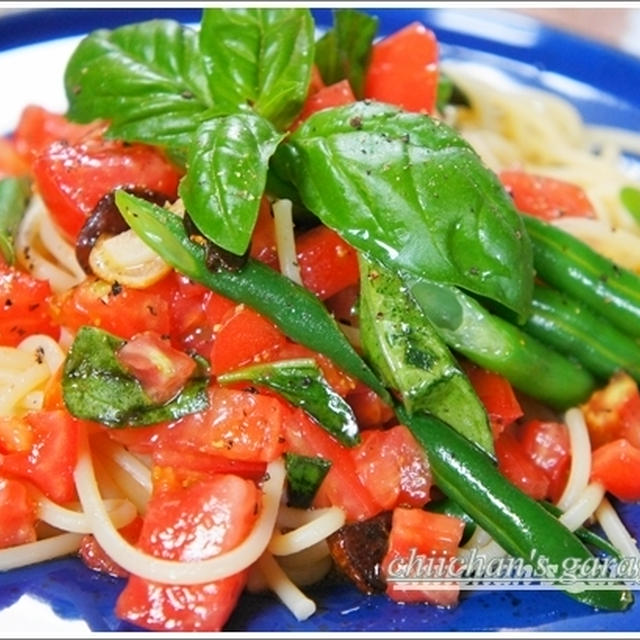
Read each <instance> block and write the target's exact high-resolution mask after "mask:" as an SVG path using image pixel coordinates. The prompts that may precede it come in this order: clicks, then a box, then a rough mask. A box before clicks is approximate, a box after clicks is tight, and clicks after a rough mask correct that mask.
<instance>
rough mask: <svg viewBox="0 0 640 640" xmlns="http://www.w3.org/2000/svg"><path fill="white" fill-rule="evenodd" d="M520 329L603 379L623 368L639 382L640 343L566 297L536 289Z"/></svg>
mask: <svg viewBox="0 0 640 640" xmlns="http://www.w3.org/2000/svg"><path fill="white" fill-rule="evenodd" d="M522 330H523V331H525V332H526V333H528V334H530V335H532V336H534V337H536V338H538V339H539V340H540V341H541V342H544V343H545V344H548V345H549V346H550V347H552V348H554V349H556V350H557V351H559V352H560V353H564V354H565V355H567V356H570V357H573V358H575V359H576V360H577V361H578V362H580V363H581V364H582V365H583V366H584V367H585V369H587V370H588V371H591V373H593V374H594V375H595V376H597V377H599V378H602V379H603V380H606V379H608V378H610V377H611V376H612V375H613V374H614V373H615V372H616V371H619V370H620V369H624V370H625V371H626V372H627V373H628V374H629V375H630V376H632V377H633V378H635V379H636V380H637V381H638V382H640V344H638V343H637V342H636V341H635V340H632V339H631V338H629V337H628V336H627V335H626V334H624V333H622V332H621V331H619V330H618V329H616V327H614V326H613V325H611V324H610V323H609V322H608V321H607V320H605V319H604V318H603V317H602V316H600V315H599V314H597V313H596V312H594V311H593V310H592V309H591V307H589V306H588V305H585V304H582V303H581V302H579V301H578V300H576V299H575V298H572V297H571V296H569V295H567V294H564V293H561V292H559V291H556V290H555V289H552V288H550V287H544V286H536V287H535V289H534V292H533V299H532V313H531V315H530V316H529V318H528V319H527V321H526V322H525V323H524V324H523V325H522Z"/></svg>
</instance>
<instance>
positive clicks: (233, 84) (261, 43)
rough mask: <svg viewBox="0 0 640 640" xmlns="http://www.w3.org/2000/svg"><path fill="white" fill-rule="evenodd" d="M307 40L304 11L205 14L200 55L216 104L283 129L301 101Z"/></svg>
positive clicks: (310, 29) (308, 20) (307, 72)
mask: <svg viewBox="0 0 640 640" xmlns="http://www.w3.org/2000/svg"><path fill="white" fill-rule="evenodd" d="M313 39H314V26H313V19H312V17H311V14H310V12H309V11H308V10H307V9H293V8H291V9H282V8H280V9H225V10H221V9H205V11H204V14H203V17H202V27H201V29H200V50H201V51H202V54H203V56H204V58H205V60H206V64H207V67H208V75H209V86H210V90H211V94H212V95H213V96H214V98H215V101H216V103H217V104H219V105H221V106H222V107H223V108H224V109H225V110H226V111H227V112H228V113H232V112H236V111H238V110H239V109H242V108H243V107H246V106H251V107H253V109H254V111H255V112H256V113H258V114H260V115H261V116H263V117H265V118H267V119H268V120H270V121H271V122H272V123H273V124H274V125H275V126H276V127H277V128H279V129H285V128H286V127H287V126H288V125H289V124H291V122H292V121H293V120H294V118H295V117H296V116H297V115H298V113H299V111H300V109H301V107H302V104H303V102H304V100H305V98H306V93H307V87H308V86H309V79H310V76H311V65H312V63H313V45H314V42H313Z"/></svg>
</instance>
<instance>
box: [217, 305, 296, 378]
mask: <svg viewBox="0 0 640 640" xmlns="http://www.w3.org/2000/svg"><path fill="white" fill-rule="evenodd" d="M286 340H287V338H286V336H285V335H284V334H283V333H282V332H281V331H280V329H278V328H277V327H276V326H275V325H274V324H273V323H272V322H270V321H269V320H267V319H266V318H265V317H264V316H262V315H260V314H259V313H258V312H257V311H254V310H253V309H251V308H250V307H247V306H245V305H243V304H240V305H238V306H237V307H235V309H234V310H233V311H231V312H229V313H228V314H227V315H226V317H225V319H223V321H222V323H221V325H220V327H219V329H218V330H217V331H215V337H214V341H213V347H212V349H211V371H212V372H213V373H214V375H220V374H221V373H227V372H228V371H233V370H234V369H237V368H238V367H241V366H242V365H246V364H250V363H251V362H259V361H261V360H264V359H266V358H267V356H268V354H269V353H273V352H275V351H277V350H278V349H279V348H280V347H282V346H283V345H284V344H285V343H286Z"/></svg>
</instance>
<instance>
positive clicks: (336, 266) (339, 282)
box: [296, 225, 360, 300]
mask: <svg viewBox="0 0 640 640" xmlns="http://www.w3.org/2000/svg"><path fill="white" fill-rule="evenodd" d="M296 252H297V256H298V264H299V265H300V276H301V278H302V284H304V286H305V287H306V288H307V289H309V290H310V291H312V292H313V293H315V294H316V295H317V296H318V297H319V298H320V299H321V300H326V299H327V298H330V297H331V296H333V295H335V294H336V293H338V292H339V291H341V290H342V289H344V288H345V287H348V286H350V285H355V284H357V283H358V282H359V281H360V270H359V268H358V256H357V254H356V252H355V250H354V249H353V248H352V247H351V246H349V245H348V244H347V243H346V242H345V241H344V240H343V239H342V238H341V237H340V236H339V235H338V234H337V233H336V232H335V231H333V230H332V229H329V228H328V227H325V226H323V225H320V226H317V227H314V228H313V229H311V230H309V231H305V232H304V233H302V234H301V235H299V236H298V237H297V238H296Z"/></svg>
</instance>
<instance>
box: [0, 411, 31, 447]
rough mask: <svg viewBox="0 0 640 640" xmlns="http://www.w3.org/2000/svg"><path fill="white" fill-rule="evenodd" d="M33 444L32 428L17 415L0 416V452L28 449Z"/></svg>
mask: <svg viewBox="0 0 640 640" xmlns="http://www.w3.org/2000/svg"><path fill="white" fill-rule="evenodd" d="M32 444H33V429H32V428H31V427H30V426H29V424H28V423H27V422H26V421H25V420H23V419H22V418H19V417H17V416H0V453H14V452H16V451H29V449H31V445H32Z"/></svg>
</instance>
